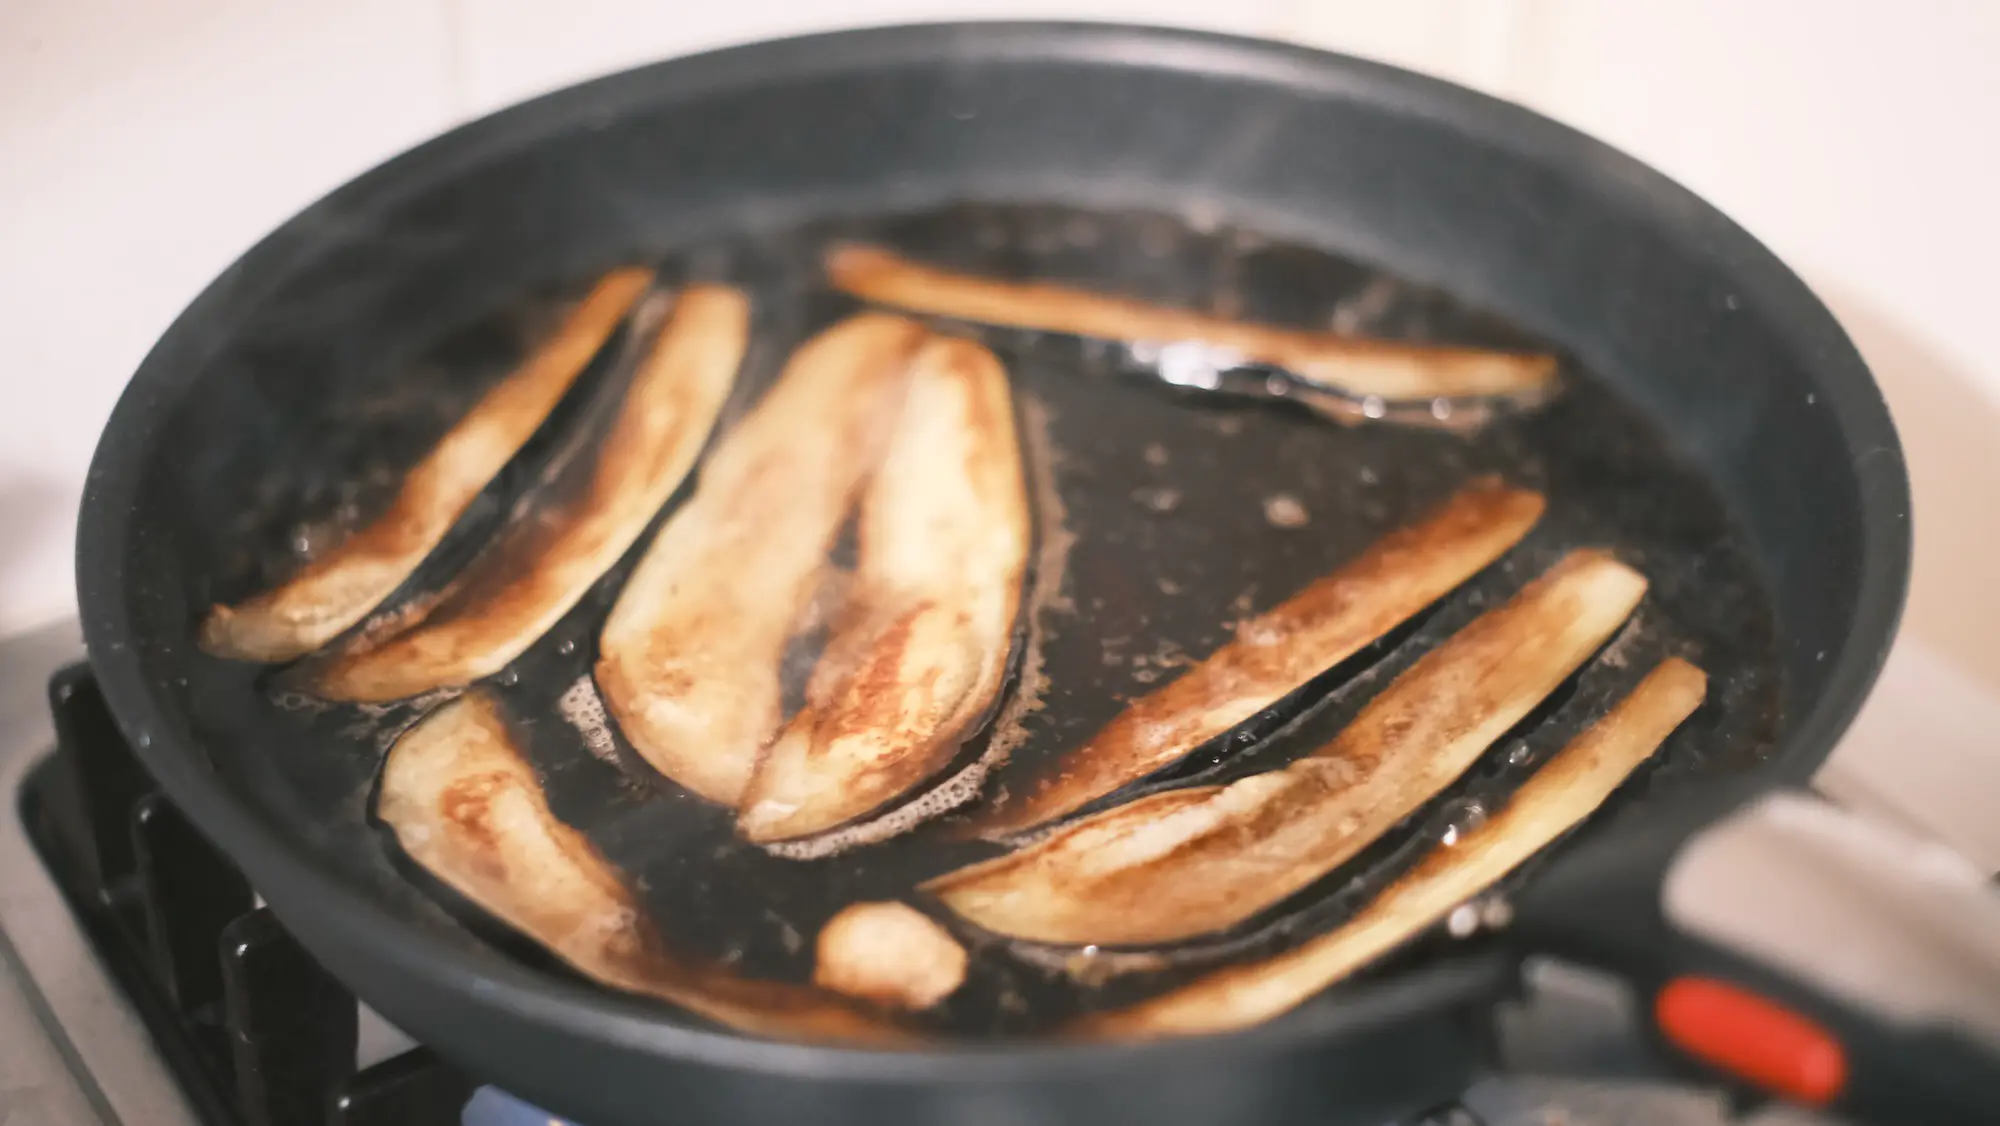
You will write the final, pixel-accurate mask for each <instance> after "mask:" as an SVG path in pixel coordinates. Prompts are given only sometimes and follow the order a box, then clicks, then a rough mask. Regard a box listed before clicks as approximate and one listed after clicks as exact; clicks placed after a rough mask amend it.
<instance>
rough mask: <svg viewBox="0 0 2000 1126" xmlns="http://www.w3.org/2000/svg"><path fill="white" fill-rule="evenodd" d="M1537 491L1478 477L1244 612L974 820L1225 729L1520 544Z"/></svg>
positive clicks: (1139, 771)
mask: <svg viewBox="0 0 2000 1126" xmlns="http://www.w3.org/2000/svg"><path fill="white" fill-rule="evenodd" d="M1545 507H1546V502H1545V501H1544V500H1543V498H1542V495H1541V494H1540V493H1537V492H1533V491H1530V490H1527V489H1517V488H1512V487H1510V486H1507V485H1505V484H1502V483H1501V482H1500V481H1499V480H1498V479H1497V478H1491V477H1482V478H1479V479H1477V480H1475V481H1473V482H1471V483H1470V484H1468V485H1467V486H1465V487H1464V488H1463V489H1461V490H1459V492H1458V493H1457V494H1455V495H1453V496H1452V497H1450V498H1449V499H1448V500H1446V501H1445V502H1444V503H1443V504H1441V505H1439V506H1438V507H1437V508H1436V509H1434V510H1432V511H1431V512H1430V513H1428V514H1427V515H1425V516H1424V517H1423V518H1421V519H1419V520H1417V521H1416V522H1415V523H1413V524H1410V525H1409V526H1407V527H1404V528H1400V529H1398V530H1396V531H1394V532H1391V533H1390V534H1389V535H1387V536H1385V537H1383V538H1382V539H1381V540H1380V541H1378V542H1376V543H1375V544H1374V545H1373V546H1371V547H1369V548H1368V550H1367V551H1364V552H1363V553H1362V554H1361V555H1360V556H1359V557H1358V558H1356V559H1354V560H1353V561H1352V562H1350V563H1348V564H1347V565H1345V566H1343V567H1341V568H1340V569H1339V570H1337V571H1334V572H1333V573H1332V574H1330V575H1327V576H1326V577H1324V578H1321V579H1319V580H1317V581H1315V582H1313V583H1311V584H1309V585H1307V586H1306V587H1305V588H1304V589H1303V590H1300V591H1299V592H1298V593H1296V594H1294V595H1292V596H1291V597H1290V598H1288V599H1286V600H1285V601H1284V602H1282V603H1280V604H1279V605H1277V606H1275V607H1273V608H1272V609H1270V610H1268V611H1265V612H1264V613H1262V614H1259V615H1257V616H1256V617H1254V618H1251V619H1250V620H1248V621H1245V622H1243V623H1242V624H1241V625H1239V626H1238V627H1237V629H1236V637H1235V639H1234V640H1232V641H1230V642H1228V643H1227V644H1225V645H1223V646H1222V647H1221V648H1220V649H1217V650H1216V651H1215V652H1214V653H1212V654H1210V655H1209V656H1208V657H1207V658H1206V659H1205V660H1203V661H1202V662H1201V663H1200V664H1199V665H1196V666H1195V667H1194V668H1192V669H1189V670H1188V671H1187V672H1185V673H1183V674H1182V675H1181V676H1179V677H1177V678H1175V679H1174V680H1172V681H1170V682H1169V683H1167V684H1165V685H1163V686H1161V687H1160V688H1159V689H1158V690H1157V691H1154V692H1151V693H1149V694H1147V695H1145V696H1142V697H1140V698H1139V699H1138V700H1135V701H1133V702H1132V704H1131V705H1130V706H1129V707H1127V708H1126V709H1125V711H1124V712H1122V713H1120V714H1119V715H1118V717H1117V718H1115V719H1113V720H1112V721H1111V722H1110V723H1109V724H1107V725H1105V727H1104V729H1103V730H1101V731H1099V732H1098V733H1097V734H1096V735H1094V736H1092V737H1091V739H1090V740H1089V741H1088V742H1086V743H1084V744H1083V745H1081V746H1079V747H1077V748H1076V749H1075V750H1073V751H1071V752H1069V753H1068V754H1065V755H1063V756H1062V757H1061V758H1059V759H1058V760H1057V761H1056V763H1055V764H1054V765H1053V766H1052V767H1051V768H1050V769H1049V770H1048V771H1047V772H1046V773H1045V774H1043V776H1041V777H1039V778H1035V779H1031V780H1028V781H1026V782H1024V783H1019V784H1017V787H1016V788H1017V789H1019V791H1020V796H1019V797H1015V798H1009V799H1006V800H1003V801H1001V802H999V803H997V804H996V805H994V806H993V807H991V808H990V809H989V810H987V811H986V812H985V813H983V814H981V815H979V816H977V817H976V818H975V822H974V824H975V825H976V827H977V831H978V832H979V833H980V834H981V835H983V836H987V837H997V838H1004V837H1006V836H1009V835H1011V834H1016V833H1020V832H1024V831H1026V830H1029V829H1032V828H1035V827H1036V826H1038V825H1043V824H1047V823H1048V822H1051V821H1054V820H1056V819H1058V818H1061V817H1064V816H1066V815H1068V814H1070V813H1072V812H1074V811H1075V810H1077V809H1078V808H1080V807H1082V806H1083V805H1085V804H1086V803H1088V802H1091V801H1094V800H1096V799H1098V798H1101V797H1103V796H1105V795H1106V794H1109V793H1111V792H1112V791H1114V790H1116V789H1118V788H1119V787H1121V786H1124V785H1127V784H1129V783H1132V782H1136V781H1138V780H1139V779H1141V778H1144V777H1145V776H1146V775H1148V774H1151V773H1152V772H1154V771H1156V770H1159V769H1161V768H1163V767H1166V766H1168V765H1171V764H1172V763H1174V762H1176V761H1178V760H1179V759H1181V758H1183V757H1185V756H1186V755H1187V754H1189V753H1190V752H1192V751H1193V750H1195V749H1196V748H1197V747H1199V746H1201V745H1203V744H1204V743H1207V742H1209V741H1210V740H1213V739H1216V738H1218V737H1220V736H1222V735H1225V734H1228V733H1229V732H1230V731H1231V730H1232V729H1234V728H1236V727H1237V726H1238V725H1240V724H1242V723H1244V722H1245V721H1247V720H1249V719H1250V718H1252V717H1253V716H1256V715H1257V714H1259V713H1260V712H1263V711H1264V710H1265V709H1267V708H1270V707H1271V706H1272V705H1274V704H1276V703H1278V702H1279V701H1280V700H1282V699H1283V698H1284V697H1285V696H1287V695H1288V694H1290V693H1292V692H1293V691H1295V690H1297V689H1299V688H1300V687H1301V686H1303V685H1305V684H1306V683H1307V682H1308V681H1310V680H1311V679H1312V678H1313V677H1315V676H1318V675H1319V674H1320V673H1322V672H1325V671H1326V670H1327V669H1330V668H1332V667H1333V666H1335V665H1338V664H1339V663H1340V662H1342V661H1344V660H1346V659H1347V658H1349V657H1351V656H1353V655H1354V654H1355V653H1356V652H1358V651H1359V650H1360V649H1361V648H1362V647H1364V646H1366V645H1368V644H1370V643H1371V642H1374V641H1375V640H1377V639H1379V638H1380V637H1382V635H1384V634H1386V633H1388V632H1389V631H1390V630H1392V629H1394V628H1396V626H1397V625H1399V624H1401V623H1402V622H1404V621H1406V620H1408V619H1409V618H1410V617H1412V616H1413V615H1415V614H1416V613H1417V612H1418V611H1420V610H1422V609H1423V608H1424V607H1426V606H1428V605H1430V604H1431V603H1433V602H1436V601H1437V600H1438V599H1440V598H1442V597H1444V596H1445V595H1446V594H1448V593H1450V592H1451V591H1452V589H1453V588H1455V587H1457V586H1459V585H1460V584H1461V583H1463V582H1465V581H1466V580H1467V579H1469V578H1471V577H1472V576H1473V575H1476V574H1478V573H1479V571H1480V570H1482V569H1483V568H1485V567H1486V566H1487V565H1488V564H1490V563H1492V562H1493V561H1494V560H1495V559H1498V558H1499V557H1500V556H1501V555H1504V554H1505V553H1506V552H1507V550H1508V549H1509V548H1512V547H1513V546H1514V545H1515V544H1517V543H1519V542H1520V540H1521V537H1523V536H1525V535H1527V533H1528V530H1529V529H1530V528H1532V527H1534V525H1535V522H1536V521H1537V520H1539V519H1540V518H1541V515H1542V511H1543V509H1544V508H1545Z"/></svg>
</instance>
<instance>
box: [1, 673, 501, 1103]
mask: <svg viewBox="0 0 2000 1126" xmlns="http://www.w3.org/2000/svg"><path fill="white" fill-rule="evenodd" d="M49 706H50V708H51V710H52V711H53V712H54V715H55V729H56V748H55V751H54V752H53V753H52V754H50V755H49V756H48V757H47V758H45V759H43V760H42V761H41V762H40V763H38V764H36V766H35V767H34V768H33V769H32V770H31V771H30V772H29V774H28V776H27V778H26V780H25V781H24V782H23V783H22V788H21V795H20V802H21V818H22V821H23V823H24V824H25V825H26V826H27V830H28V837H29V839H30V840H31V841H32V842H33V843H34V846H35V850H36V852H37V853H38V854H40V856H41V858H42V862H43V863H44V864H45V865H46V866H47V867H48V869H49V872H50V875H51V876H52V877H53V878H54V880H55V883H56V885H57V887H59V888H60V889H61V890H62V894H63V897H64V899H65V900H66V901H67V902H68V904H69V907H70V909H71V910H72V911H73V912H74V913H75V914H76V916H77V919H78V921H79V922H80V923H81V925H82V929H83V932H84V934H85V935H86V936H87V937H88V939H89V941H90V944H91V947H92V950H93V951H94V953H95V954H96V955H97V958H98V960H99V961H100V962H102V963H103V965H104V967H105V969H106V970H107V971H108V972H109V973H110V975H111V977H112V978H113V980H114V981H115V982H116V983H117V985H118V988H119V990H120V991H121V992H122V993H123V994H124V995H125V996H126V998H127V999H128V1000H130V1002H131V1004H132V1007H133V1009H134V1010H135V1011H136V1012H137V1014H138V1016H139V1018H140V1020H141V1022H142V1023H143V1024H144V1025H145V1026H146V1030H147V1032H148V1033H149V1034H150V1035H151V1036H152V1038H153V1042H154V1044H155V1045H156V1046H157V1047H158V1049H159V1051H160V1055H161V1058H162V1059H163V1060H164V1061H165V1063H166V1065H167V1068H168V1070H169V1071H171V1072H172V1073H173V1075H174V1077H175V1079H176V1080H177V1081H178V1082H179V1084H180V1086H181V1089H182V1091H183V1092H184V1093H185V1095H186V1096H187V1100H188V1103H189V1106H190V1107H191V1108H192V1109H193V1110H194V1112H195V1114H196V1116H197V1117H198V1118H199V1119H200V1120H201V1121H202V1122H203V1123H204V1126H302V1124H308V1123H321V1122H324V1123H327V1124H328V1126H389V1124H394V1126H454V1124H456V1123H458V1122H459V1120H460V1113H461V1109H462V1108H463V1107H464V1106H465V1103H466V1100H467V1099H468V1098H469V1097H470V1096H471V1094H472V1092H473V1089H474V1086H475V1084H473V1083H472V1082H471V1081H470V1080H468V1079H466V1078H465V1077H464V1076H463V1075H462V1074H460V1073H459V1072H458V1071H457V1070H456V1069H455V1068H453V1067H452V1066H451V1065H450V1064H448V1063H446V1062H444V1061H443V1060H441V1059H439V1058H438V1056H437V1055H436V1054H435V1053H433V1052H431V1051H430V1050H429V1049H427V1048H422V1047H418V1048H413V1049H410V1050H408V1051H405V1052H403V1053H402V1054H400V1055H396V1056H393V1057H391V1058H389V1059H386V1060H382V1061H380V1062H377V1063H374V1064H371V1065H369V1066H368V1067H365V1068H357V1067H356V1060H355V1051H356V1047H357V1036H358V1032H357V1004H356V1001H355V999H354V995H353V994H352V993H349V992H348V991H347V989H346V988H345V987H344V986H342V985H341V984H340V983H339V982H338V981H336V980H334V978H333V976H332V975H331V974H329V973H327V972H326V971H325V970H324V969H322V968H321V967H320V965H319V963H318V962H316V961H314V960H313V958H312V956H311V955H310V954H308V953H306V951H305V948H304V947H302V946H300V945H299V943H298V940H297V939H295V938H293V937H292V936H291V934H290V933H289V932H287V931H286V930H285V928H284V926H283V924H281V923H279V922H278V920H277V918H276V917H275V916H273V915H272V914H271V912H270V910H269V909H268V908H265V907H261V906H258V905H257V900H256V896H255V894H254V892H253V891H252V890H251V888H250V884H249V882H248V881H247V880H245V879H244V878H243V874H242V873H241V872H240V871H239V870H237V868H236V867H235V865H233V864H231V863H230V862H229V860H228V859H227V858H226V857H224V856H223V855H222V854H221V853H220V852H218V851H217V850H216V849H215V847H214V846H212V845H210V844H209V843H208V841H207V840H206V839H205V838H203V837H202V836H201V834H200V833H199V832H197V831H196V830H195V828H194V826H193V825H192V824H190V823H189V822H188V820H187V818H186V816H185V815H183V814H182V813H181V811H180V810H179V809H178V808H176V807H175V806H174V804H173V803H172V802H171V801H169V800H168V799H167V797H166V795H165V794H163V793H161V792H160V791H159V789H158V787H157V786H156V785H155V784H154V783H153V780H152V778H151V777H150V776H149V775H148V774H147V773H146V770H145V768H144V767H143V766H142V765H141V764H140V763H139V760H138V758H137V756H135V755H134V754H133V753H132V749H131V747H130V746H128V745H127V744H126V742H125V740H124V737H123V736H122V735H121V734H120V733H119V731H118V726H117V724H116V723H115V722H114V721H113V720H112V718H111V713H110V711H109V710H108V709H107V707H106V706H105V702H104V695H103V693H102V692H101V691H100V690H99V688H98V686H97V680H96V678H95V677H94V676H93V675H92V674H91V671H90V668H89V666H88V665H85V664H80V663H79V664H75V665H71V666H69V667H67V668H64V669H62V670H61V671H60V672H58V673H56V675H55V676H54V677H53V678H51V680H50V682H49Z"/></svg>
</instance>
